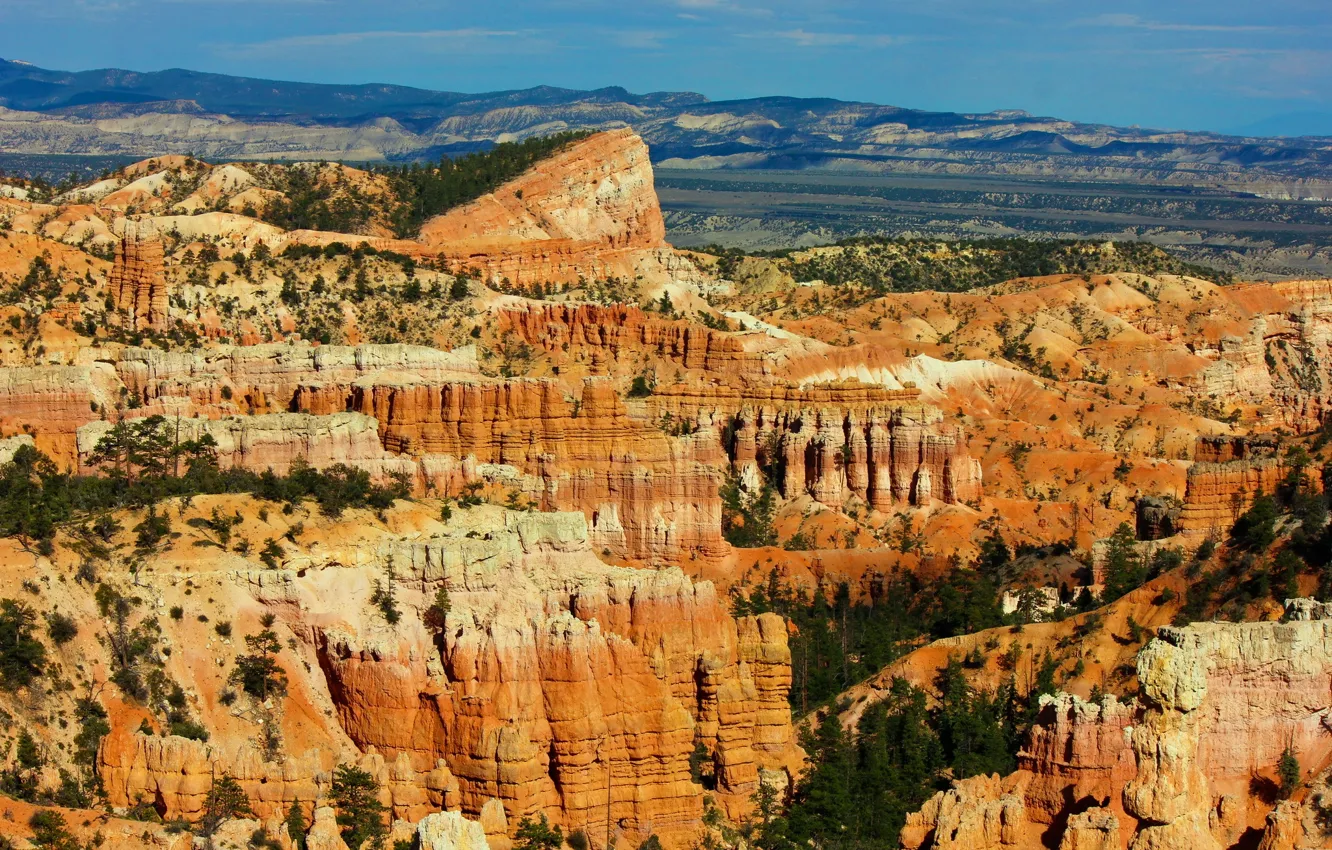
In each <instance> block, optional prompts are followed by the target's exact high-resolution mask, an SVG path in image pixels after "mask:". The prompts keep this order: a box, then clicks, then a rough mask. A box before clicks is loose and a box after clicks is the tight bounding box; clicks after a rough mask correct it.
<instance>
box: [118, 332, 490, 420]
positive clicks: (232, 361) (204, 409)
mask: <svg viewBox="0 0 1332 850" xmlns="http://www.w3.org/2000/svg"><path fill="white" fill-rule="evenodd" d="M115 371H116V374H117V376H118V377H119V379H120V381H121V382H122V383H123V385H124V387H125V389H126V393H127V395H128V396H129V397H130V398H133V399H134V400H135V401H136V403H137V404H138V405H139V407H140V409H150V408H153V407H154V405H156V406H158V407H163V408H181V407H184V408H185V409H187V410H194V411H197V412H198V413H199V415H209V412H210V411H212V412H216V411H226V412H252V413H269V412H282V411H289V410H295V409H297V408H296V398H297V395H298V393H299V392H301V391H302V390H304V391H305V392H311V391H314V390H320V391H323V392H325V393H327V394H329V395H330V396H332V397H339V398H344V399H345V398H347V397H349V396H350V393H351V387H352V385H353V384H355V383H356V382H358V381H374V380H377V379H379V378H381V377H382V378H384V379H385V380H392V379H393V378H394V377H395V376H398V375H401V374H409V375H411V376H413V377H414V378H416V379H417V380H425V381H443V380H448V379H456V378H459V377H467V376H479V375H480V369H479V368H478V366H477V362H476V350H475V349H474V348H464V349H460V350H458V351H439V350H436V349H433V348H426V347H424V346H419V345H397V344H391V345H360V346H345V345H309V344H306V343H299V344H294V345H292V344H286V343H268V344H263V345H252V346H230V345H227V346H217V347H214V348H210V349H208V350H206V351H200V352H165V351H158V350H156V349H148V348H129V349H126V350H125V351H124V352H123V353H121V355H120V357H119V358H117V359H116V361H115ZM345 409H346V407H345V402H344V404H342V405H335V406H333V407H332V409H328V410H319V411H316V412H319V413H335V412H340V411H343V410H345ZM214 415H217V414H216V413H214Z"/></svg>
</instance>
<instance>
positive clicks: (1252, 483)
mask: <svg viewBox="0 0 1332 850" xmlns="http://www.w3.org/2000/svg"><path fill="white" fill-rule="evenodd" d="M1278 448H1279V447H1278V444H1277V441H1276V440H1275V438H1272V437H1264V436H1256V437H1199V438H1198V441H1197V446H1196V448H1195V457H1196V458H1197V459H1198V460H1197V462H1195V463H1194V464H1193V465H1192V466H1190V467H1189V471H1188V479H1187V484H1186V486H1185V490H1184V507H1183V510H1182V511H1181V512H1180V516H1179V522H1178V528H1179V531H1180V533H1181V534H1184V535H1186V536H1189V537H1211V538H1213V539H1220V538H1222V537H1224V536H1225V535H1226V533H1227V532H1228V531H1229V530H1230V528H1231V526H1233V525H1234V524H1235V520H1237V519H1238V518H1239V516H1240V514H1242V513H1244V512H1245V511H1247V510H1248V509H1249V508H1250V507H1251V506H1252V505H1253V502H1254V500H1255V499H1256V498H1258V496H1259V495H1260V494H1264V493H1265V494H1267V495H1272V494H1274V493H1276V492H1277V488H1278V487H1280V486H1281V484H1282V483H1283V482H1284V481H1285V479H1286V476H1287V474H1288V473H1289V472H1290V467H1289V466H1287V465H1286V463H1285V460H1284V458H1283V457H1282V456H1281V455H1280V453H1279V451H1278ZM1309 484H1310V485H1311V486H1313V487H1315V488H1319V487H1321V485H1322V482H1321V481H1320V480H1318V478H1317V476H1313V477H1311V478H1310V479H1309Z"/></svg>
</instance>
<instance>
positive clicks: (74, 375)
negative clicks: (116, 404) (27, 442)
mask: <svg viewBox="0 0 1332 850" xmlns="http://www.w3.org/2000/svg"><path fill="white" fill-rule="evenodd" d="M116 385H117V381H116V378H115V374H114V372H113V370H111V369H110V368H107V367H105V366H103V365H101V364H95V365H92V366H21V367H16V368H8V369H0V436H8V435H14V434H24V433H30V434H31V435H32V436H33V438H34V441H35V443H36V446H37V448H38V449H40V450H41V451H43V452H46V453H47V454H48V455H50V456H51V457H52V458H53V459H55V460H56V461H57V462H59V463H62V464H66V465H68V464H71V463H72V462H73V459H74V457H75V456H76V440H75V434H76V433H77V431H78V428H79V426H80V425H83V424H84V423H86V422H89V421H91V420H94V419H96V418H97V416H98V413H97V409H99V408H101V407H103V406H104V405H107V404H109V403H111V402H112V401H113V400H114V399H115V398H116V397H117V393H116V391H115V386H116Z"/></svg>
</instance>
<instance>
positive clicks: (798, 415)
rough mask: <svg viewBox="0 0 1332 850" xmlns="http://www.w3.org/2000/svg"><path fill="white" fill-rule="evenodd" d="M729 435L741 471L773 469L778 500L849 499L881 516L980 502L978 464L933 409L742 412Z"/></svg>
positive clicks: (829, 501)
mask: <svg viewBox="0 0 1332 850" xmlns="http://www.w3.org/2000/svg"><path fill="white" fill-rule="evenodd" d="M734 434H735V438H734V443H733V446H732V452H733V455H734V457H735V459H736V462H737V465H738V466H740V467H741V471H742V474H744V473H743V470H744V467H745V466H748V465H753V464H755V463H763V464H766V465H769V466H773V467H775V468H777V469H779V470H780V477H779V479H778V481H779V484H780V489H781V492H782V495H783V496H785V497H786V498H794V497H796V496H798V495H801V494H803V493H809V495H811V496H812V497H814V499H815V500H817V501H819V502H822V503H823V504H826V505H835V506H840V505H841V504H842V503H843V502H844V501H845V500H846V499H847V498H848V497H850V496H856V497H858V498H859V499H861V500H863V501H864V502H866V503H867V504H869V505H870V506H871V507H873V508H874V509H875V510H881V511H886V510H890V509H891V508H892V507H893V506H894V505H901V504H908V503H909V504H916V505H925V504H929V503H930V501H931V500H938V501H942V502H946V503H958V502H975V501H978V500H979V499H980V495H981V469H980V463H979V462H978V461H976V460H975V459H973V458H972V457H971V456H970V455H968V454H967V450H966V443H965V440H964V439H963V437H962V435H961V433H960V432H959V431H958V430H957V429H956V428H954V427H953V426H951V425H948V424H946V423H944V422H943V416H942V414H940V413H939V411H937V410H935V409H933V408H926V407H920V406H916V405H902V406H895V407H884V408H870V409H867V410H864V411H861V412H857V411H855V410H846V409H839V408H814V409H810V410H799V411H792V410H773V409H762V408H760V409H746V410H743V411H741V413H740V415H739V416H738V417H737V419H736V422H735V426H734Z"/></svg>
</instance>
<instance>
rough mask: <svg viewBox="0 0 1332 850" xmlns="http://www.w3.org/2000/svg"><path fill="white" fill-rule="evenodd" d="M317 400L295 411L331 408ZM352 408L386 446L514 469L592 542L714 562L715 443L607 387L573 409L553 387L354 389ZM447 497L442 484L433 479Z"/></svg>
mask: <svg viewBox="0 0 1332 850" xmlns="http://www.w3.org/2000/svg"><path fill="white" fill-rule="evenodd" d="M336 403H337V402H336V399H333V400H329V399H328V396H327V394H326V393H323V392H322V391H319V390H310V391H302V392H301V393H300V394H299V396H298V400H297V406H298V407H299V408H300V409H304V410H315V411H320V410H325V409H328V408H329V407H333V406H336ZM349 406H350V408H351V409H353V410H356V411H358V412H360V413H364V414H366V415H368V416H373V417H374V418H375V419H376V420H378V421H379V423H380V433H381V435H382V438H383V443H384V446H385V447H386V448H387V449H389V450H390V451H393V452H400V453H404V454H409V455H418V456H430V455H451V456H454V457H458V458H475V459H476V461H477V462H479V463H482V464H503V465H510V466H513V467H516V468H518V469H520V470H522V471H523V472H525V473H526V474H527V475H528V476H531V480H532V481H533V482H534V483H535V485H536V487H537V491H536V492H532V493H529V494H528V495H529V496H530V497H531V498H532V499H534V500H535V501H536V502H537V503H538V504H540V505H541V506H542V508H543V509H560V510H570V509H576V510H581V511H583V513H584V514H585V515H586V516H587V517H588V518H589V520H590V521H591V524H592V535H593V539H594V542H595V543H596V544H597V545H598V546H601V547H605V548H609V549H611V550H612V551H617V552H621V553H625V554H629V555H631V556H633V557H644V558H646V557H652V558H665V559H671V560H676V559H679V558H681V557H687V556H689V555H690V554H691V553H692V554H696V555H700V556H704V557H711V556H714V555H716V554H719V553H720V552H721V551H722V550H723V548H724V544H723V542H722V540H721V531H720V529H721V499H720V496H719V495H718V489H719V487H720V483H721V474H720V464H721V462H722V461H723V459H724V455H723V454H722V452H721V447H720V444H719V443H718V441H717V439H716V436H715V434H708V433H705V432H699V433H696V434H690V435H682V436H679V437H672V436H669V435H667V434H665V433H663V432H662V431H661V430H660V429H658V428H656V427H653V426H652V425H650V424H647V423H644V422H642V421H641V420H635V419H633V418H631V417H630V416H629V415H628V411H627V410H626V409H625V406H624V403H623V401H622V400H621V399H620V397H619V395H618V394H617V392H616V391H615V388H614V386H613V385H612V384H611V383H609V382H608V381H604V380H596V379H593V380H589V381H587V382H586V383H585V384H584V386H583V390H582V395H581V397H580V398H578V399H576V400H572V401H571V400H568V399H566V398H565V396H564V393H563V392H562V391H561V390H560V389H559V387H558V386H557V385H556V384H555V383H553V382H550V381H537V380H522V379H515V380H508V381H456V382H447V383H430V382H425V381H415V380H404V381H400V382H398V383H392V384H390V383H385V382H374V383H370V382H360V383H358V384H357V385H355V386H354V387H353V388H352V394H351V401H350V404H349ZM430 483H431V484H432V485H436V487H437V489H439V490H440V491H441V492H450V486H449V484H450V482H449V481H447V480H446V481H432V482H430Z"/></svg>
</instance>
